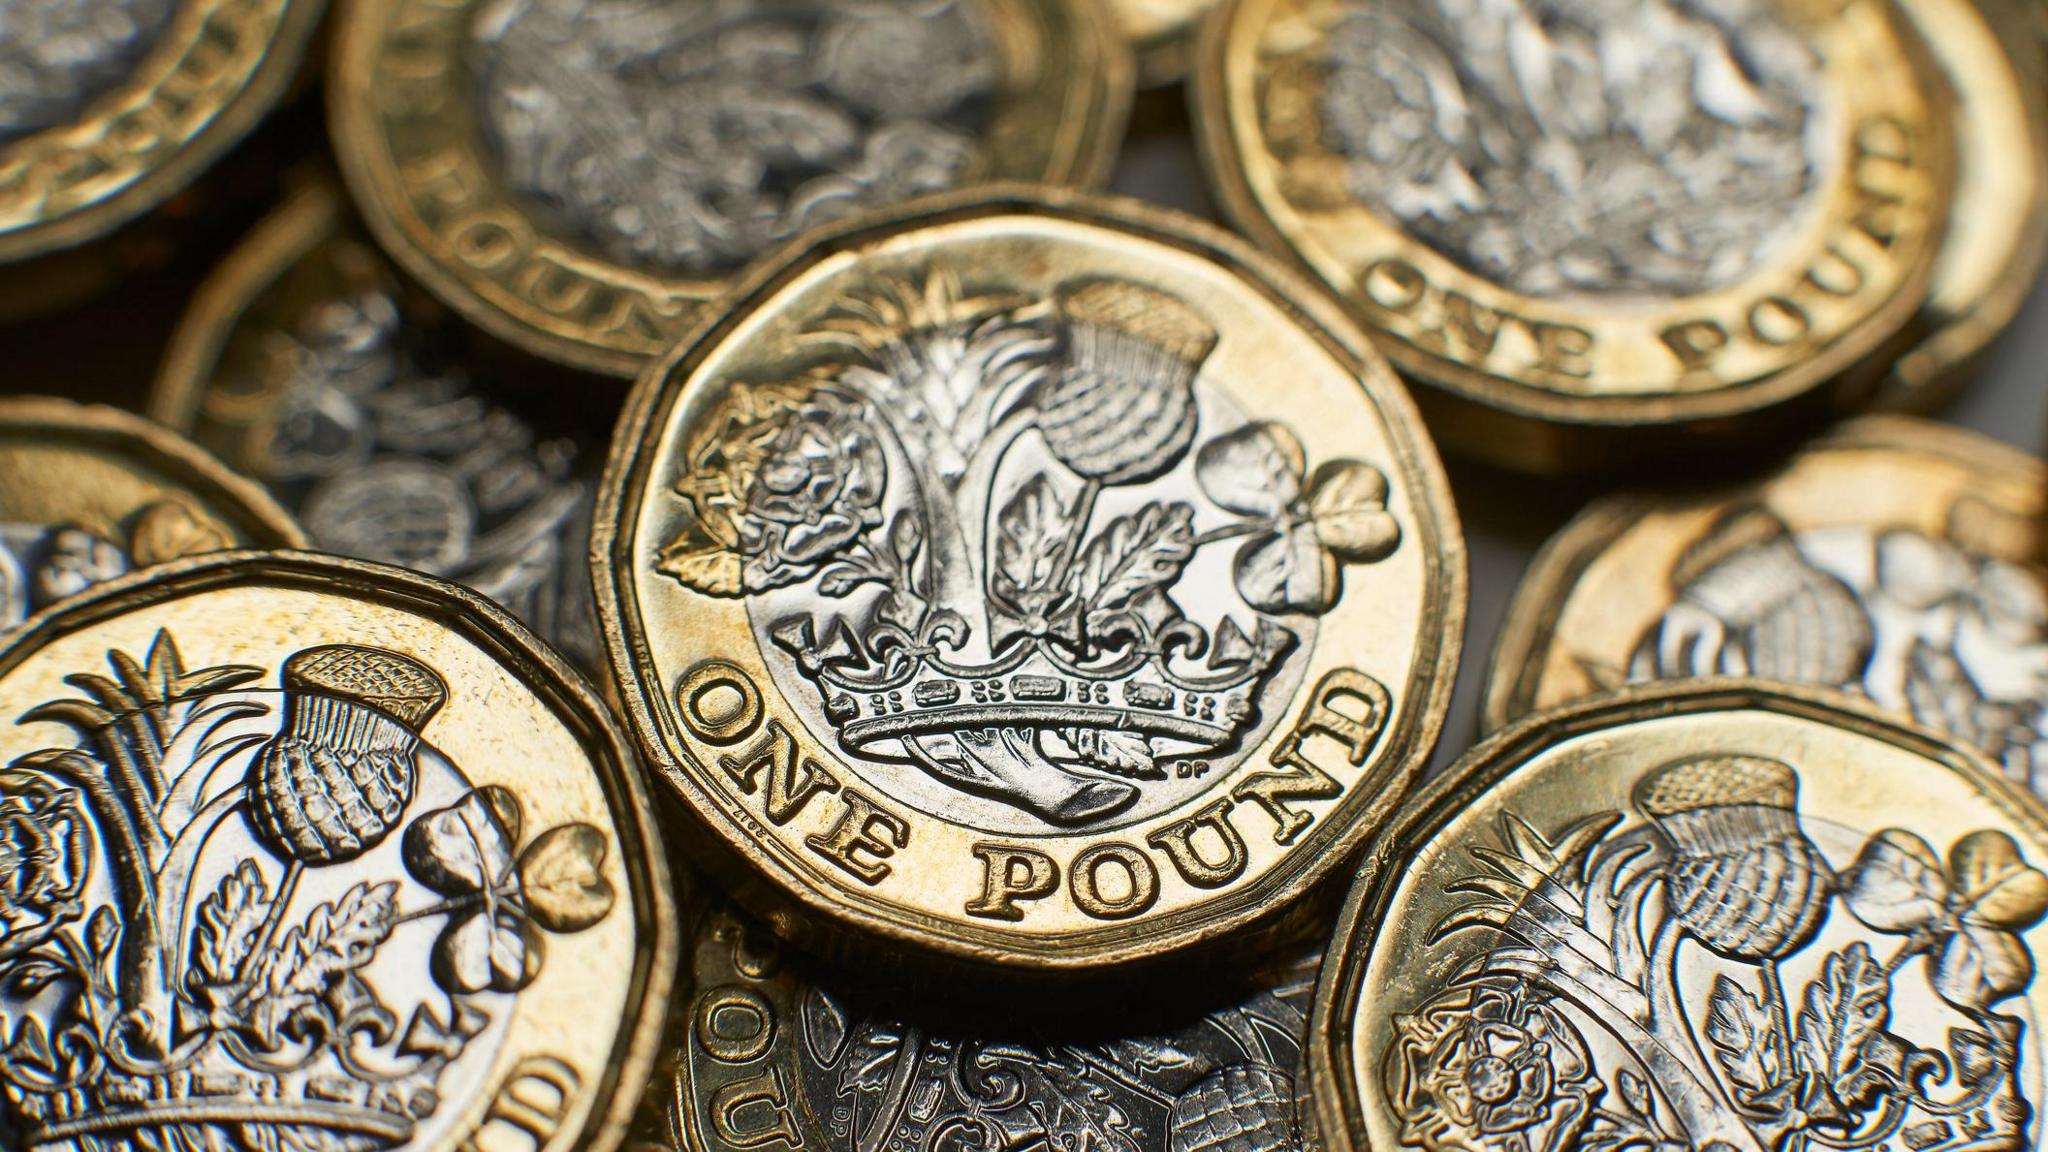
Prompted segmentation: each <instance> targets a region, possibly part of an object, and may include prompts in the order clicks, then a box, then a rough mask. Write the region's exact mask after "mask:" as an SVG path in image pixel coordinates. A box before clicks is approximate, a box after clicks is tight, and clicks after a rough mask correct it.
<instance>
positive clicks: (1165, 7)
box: [1109, 0, 1216, 88]
mask: <svg viewBox="0 0 2048 1152" xmlns="http://www.w3.org/2000/svg"><path fill="white" fill-rule="evenodd" d="M1109 7H1110V11H1111V12H1112V13H1113V14H1114V15H1115V16H1116V22H1117V24H1118V26H1120V27H1121V28H1122V29H1123V33H1124V36H1125V38H1127V39H1128V40H1130V42H1131V45H1132V46H1133V47H1134V48H1136V49H1137V53H1138V80H1139V83H1141V84H1143V85H1145V86H1146V87H1148V88H1149V87H1156V86H1158V85H1162V84H1172V83H1176V82H1177V81H1179V80H1180V79H1182V78H1183V77H1185V76H1186V75H1187V71H1188V64H1189V62H1190V57H1191V56H1192V55H1193V49H1194V34H1195V28H1196V27H1197V26H1198V25H1200V24H1201V22H1202V17H1204V16H1206V15H1208V13H1209V10H1210V9H1212V8H1214V7H1216V0H1110V4H1109Z"/></svg>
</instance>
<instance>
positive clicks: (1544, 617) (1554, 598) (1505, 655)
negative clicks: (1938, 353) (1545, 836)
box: [1479, 416, 2048, 732]
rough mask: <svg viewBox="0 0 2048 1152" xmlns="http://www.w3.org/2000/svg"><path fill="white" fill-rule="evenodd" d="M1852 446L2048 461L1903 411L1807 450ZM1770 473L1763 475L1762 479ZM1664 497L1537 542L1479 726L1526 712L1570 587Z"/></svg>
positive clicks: (2047, 479)
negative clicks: (1899, 415)
mask: <svg viewBox="0 0 2048 1152" xmlns="http://www.w3.org/2000/svg"><path fill="white" fill-rule="evenodd" d="M1855 449H1879V450H1885V449H1889V450H1893V451H1897V452H1901V453H1914V454H1919V455H1928V456H1937V457H1940V458H1942V459H1944V460H1949V461H1953V462H1955V463H1957V464H1959V465H1961V466H1963V467H1966V468H1969V469H1971V470H1973V471H1976V472H1980V473H1982V474H1983V475H1986V476H2000V477H2021V478H2026V479H2025V480H2024V484H2025V486H2026V487H2030V488H2034V489H2042V488H2044V487H2048V465H2044V464H2043V463H2042V461H2041V460H2039V459H2038V458H2036V457H2034V456H2031V455H2029V454H2027V453H2025V452H2022V451H2020V450H2019V449H2017V448H2014V447H2012V446H2010V445H2008V444H2005V443H2003V442H2001V441H1997V440H1992V439H1990V438H1989V437H1986V436H1980V435H1978V434H1976V433H1974V432H1966V431H1964V430H1963V429H1960V428H1953V427H1949V426H1947V425H1942V424H1934V423H1929V422H1927V421H1922V420H1915V419H1910V418H1905V417H1886V416H1866V417H1863V418H1860V419H1857V420H1855V421H1852V422H1850V423H1848V424H1845V425H1843V426H1842V427H1841V428H1840V429H1838V430H1837V431H1835V432H1833V433H1831V434H1829V435H1828V436H1826V437H1823V438H1822V439H1820V440H1817V441H1815V442H1814V443H1813V444H1812V445H1811V446H1810V447H1809V448H1808V449H1807V451H1809V452H1811V453H1814V454H1825V453H1827V452H1830V451H1846V450H1855ZM1797 465H1798V458H1797V457H1794V458H1793V460H1792V461H1791V463H1790V464H1788V465H1787V468H1788V470H1789V469H1796V467H1797ZM1769 479H1770V478H1769V477H1765V478H1763V482H1764V483H1768V482H1769ZM1754 483H1755V482H1754V481H1753V482H1752V484H1754ZM1749 487H1751V485H1734V486H1730V487H1728V488H1723V489H1716V491H1718V492H1726V493H1730V494H1732V493H1734V492H1738V491H1742V490H1745V489H1747V488H1749ZM1692 495H1693V494H1688V497H1691V496H1692ZM1669 499H1670V498H1669V497H1658V496H1655V495H1649V494H1626V495H1618V496H1609V497H1606V498H1604V499H1601V500H1597V501H1595V502H1594V503H1592V504H1591V505H1588V506H1587V507H1586V509H1585V510H1584V511H1582V512H1580V513H1579V514H1578V516H1576V517H1574V518H1573V520H1572V521H1571V523H1569V524H1567V525H1565V526H1564V528H1563V529H1561V530H1560V531H1559V532H1558V533H1557V535H1555V536H1553V537H1551V538H1550V540H1549V541H1547V542H1546V543H1545V544H1544V545H1543V548H1542V550H1541V551H1539V552H1538V553H1537V554H1536V558H1535V559H1534V560H1533V561H1531V562H1530V564H1529V568H1528V571H1527V572H1526V573H1525V574H1524V575H1523V577H1522V582H1521V584H1520V585H1519V586H1518V587H1517V588H1516V589H1515V595H1514V599H1513V600H1511V601H1510V602H1509V604H1508V610H1507V615H1506V617H1505V618H1504V622H1503V623H1502V625H1501V631H1500V634H1499V636H1498V637H1497V638H1496V639H1495V640H1494V645H1493V654H1492V657H1491V659H1490V660H1489V662H1488V666H1487V675H1486V687H1485V694H1484V695H1483V697H1482V698H1481V701H1480V706H1479V722H1480V725H1481V730H1482V731H1486V732H1492V731H1495V730H1497V729H1500V728H1504V727H1506V726H1507V725H1508V724H1509V723H1511V722H1513V721H1515V720H1517V719H1519V718H1520V717H1522V716H1525V715H1527V714H1529V713H1530V712H1531V711H1532V709H1533V706H1534V701H1535V698H1536V693H1537V691H1538V689H1539V688H1540V687H1541V678H1540V673H1541V670H1542V669H1541V664H1542V660H1543V657H1544V655H1545V653H1547V652H1548V651H1549V649H1550V647H1551V645H1552V643H1554V641H1555V639H1556V636H1557V627H1558V620H1559V615H1560V613H1562V612H1563V610H1564V607H1565V604H1566V600H1567V599H1568V598H1569V597H1570V595H1571V592H1572V589H1573V588H1574V587H1575V586H1576V585H1577V584H1578V582H1579V579H1580V577H1582V576H1583V575H1584V574H1585V572H1586V569H1587V567H1588V566H1590V565H1591V564H1593V563H1594V562H1596V561H1598V560H1599V558H1600V557H1601V556H1602V555H1603V554H1604V553H1605V552H1606V550H1607V548H1608V546H1609V545H1611V544H1612V543H1614V541H1615V540H1616V539H1618V538H1619V537H1620V536H1621V535H1622V534H1623V533H1625V532H1627V531H1628V530H1629V529H1630V528H1632V527H1634V526H1635V525H1636V524H1637V523H1639V522H1640V521H1641V520H1642V517H1643V515H1644V514H1645V513H1647V512H1650V511H1652V510H1654V509H1656V508H1658V507H1660V506H1662V505H1664V504H1666V503H1668V502H1669ZM1689 502H1690V500H1689ZM2008 559H2013V560H2024V559H2026V557H2008Z"/></svg>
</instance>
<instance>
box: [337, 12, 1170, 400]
mask: <svg viewBox="0 0 2048 1152" xmlns="http://www.w3.org/2000/svg"><path fill="white" fill-rule="evenodd" d="M337 62H338V63H337V68H336V70H335V76H334V81H333V90H332V97H333V99H332V110H333V116H334V122H335V127H336V136H337V144H338V147H339V151H340V156H341V160H342V162H343V168H344V170H345V172H346V174H347V176H348V179H349V183H350V185H351V188H352V190H353V191H354V192H355V195H356V199H357V201H358V203H359V204H360V205H361V207H362V209H363V211H364V215H365V217H366V219H367V220H368V221H369V223H370V225H371V227H372V229H373V230H374V231H375V233H376V234H377V237H378V239H379V240H381V241H382V242H383V243H384V246H385V247H386V248H387V249H389V250H391V251H392V252H393V254H394V255H396V256H397V257H398V259H399V261H400V262H401V263H402V264H403V265H405V267H406V268H407V270H408V271H410V272H412V273H413V274H414V275H415V276H417V277H418V278H419V279H421V280H422V281H423V282H425V283H426V284H427V285H428V286H429V287H430V288H432V289H433V290H434V291H435V292H436V293H438V294H439V295H441V296H442V297H443V298H444V299H446V300H447V301H448V302H449V303H451V304H452V305H454V306H455V307H456V308H457V309H458V310H460V311H461V312H463V313H464V314H465V315H467V316H468V317H469V318H470V319H471V320H473V321H475V322H476V323H477V324H479V325H480V326H482V327H483V328H485V329H487V330H488V331H490V332H492V333H494V334H496V335H497V336H499V337H501V338H503V339H505V340H506V341H508V342H510V343H512V344H514V345H517V346H519V347H523V348H525V349H527V350H529V351H532V352H534V353H536V354H539V355H541V356H544V357H547V358H549V359H553V360H556V361H559V362H562V363H566V364H570V365H573V366H576V367H581V368H587V369H590V370H593V371H598V372H605V373H609V374H612V375H620V376H631V375H633V374H634V373H635V372H637V371H639V370H640V369H641V368H642V367H643V366H644V365H645V364H646V363H647V361H649V360H650V359H652V358H653V357H655V356H657V355H659V354H660V353H662V352H665V351H667V349H668V347H669V346H670V345H671V344H673V343H674V342H675V340H676V338H677V337H678V336H680V335H682V334H683V333H684V332H686V331H688V330H689V329H690V328H691V327H693V326H694V325H695V324H696V322H697V321H698V320H699V319H700V318H701V314H702V312H703V311H704V305H705V304H706V303H707V302H708V301H709V300H711V299H712V298H714V297H716V296H718V295H720V294H721V293H722V292H723V291H724V290H725V289H726V288H727V287H729V284H728V281H729V280H730V278H731V277H732V276H733V275H734V273H736V272H737V271H738V270H739V269H741V268H742V267H743V266H745V265H746V264H747V263H748V262H749V261H750V260H752V259H753V258H755V257H756V256H759V255H762V254H764V253H765V252H767V251H769V250H772V249H773V248H775V247H777V246H778V245H780V244H781V243H783V242H784V241H786V240H788V239H790V238H791V237H794V236H796V235H797V234H798V233H800V232H802V231H803V230H804V229H806V228H809V227H812V226H815V225H819V224H823V223H825V222H828V221H830V220H833V219H836V218H838V217H840V216H843V215H845V214H847V213H848V212H851V211H854V210H856V209H859V208H861V207H864V206H872V205H878V204H887V203H891V202H894V201H898V200H902V199H906V198H908V197H911V196H914V195H916V194H918V193H923V192H931V191H934V190H938V189H944V188H949V187H953V186H955V185H959V184H965V183H978V182H983V181H988V180H996V179H1011V180H1026V181H1034V182H1047V183H1054V184H1064V183H1092V182H1095V181H1098V180H1100V179H1102V178H1104V177H1105V176H1106V175H1107V173H1108V169H1109V164H1110V161H1111V158H1112V156H1113V154H1114V151H1115V147H1116V143H1117V140H1118V138H1119V137H1120V135H1121V134H1122V131H1123V122H1124V117H1125V115H1126V112H1127V109H1128V105H1129V101H1130V88H1131V83H1132V81H1131V76H1130V71H1131V68H1130V63H1129V60H1128V59H1127V57H1126V54H1125V51H1124V46H1123V43H1122V41H1121V39H1120V38H1119V37H1117V36H1116V34H1115V31H1114V28H1113V27H1112V26H1111V25H1110V24H1109V16H1108V14H1107V12H1106V11H1104V10H1103V9H1102V7H1101V5H1100V3H1099V0H862V2H861V3H853V4H849V3H838V2H829V0H803V2H800V3H768V2H764V0H746V2H743V3H737V4H734V3H712V2H710V0H685V2H682V3H656V2H652V0H602V2H600V3H595V4H579V3H562V2H561V0H464V2H462V3H457V4H443V3H428V2H426V0H358V2H356V3H354V4H353V5H352V6H351V7H349V8H348V9H347V10H346V15H345V18H344V19H343V21H342V23H341V31H340V43H339V45H338V55H337Z"/></svg>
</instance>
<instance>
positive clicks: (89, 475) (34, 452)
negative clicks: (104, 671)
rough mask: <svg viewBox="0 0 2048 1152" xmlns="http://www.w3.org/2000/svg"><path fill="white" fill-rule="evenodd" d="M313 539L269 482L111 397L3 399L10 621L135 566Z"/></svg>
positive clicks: (2, 485) (2, 514) (3, 544)
mask: <svg viewBox="0 0 2048 1152" xmlns="http://www.w3.org/2000/svg"><path fill="white" fill-rule="evenodd" d="M304 542H305V537H304V535H303V534H302V533H301V532H300V531H299V528H298V525H296V524H295V523H293V522H292V518H291V516H290V515H289V514H288V513H286V512H285V510H284V509H282V508H280V507H278V505H277V502H276V501H274V500H272V499H271V498H270V496H269V495H268V494H267V493H265V492H264V491H263V489H262V487H261V486H259V485H257V484H255V483H252V482H251V481H249V480H247V479H245V478H243V477H241V476H238V475H236V474H235V473H233V472H231V471H229V470H228V469H227V468H226V467H225V466H223V465H222V464H221V463H220V462H219V461H217V460H215V459H214V458H213V457H211V456H208V455H207V454H206V453H205V452H204V451H202V450H200V449H199V448H198V447H196V446H194V445H192V444H190V443H188V442H187V441H186V440H184V439H183V438H182V437H180V436H177V435H175V434H174V433H172V432H171V431H169V430H168V429H165V428H161V427H158V426H157V425H155V424H152V423H150V422H149V421H146V420H143V419H140V418H138V417H135V416H131V415H129V414H128V413H126V412H121V411H118V410H116V409H113V408H100V407H87V406H84V405H79V404H73V403H71V402H70V401H68V400H54V399H44V398H40V397H10V398H6V399H0V629H5V628H8V627H10V626H12V625H14V624H18V623H20V622H21V620H22V618H23V617H25V616H27V615H28V614H29V613H31V612H34V611H36V610H37V609H40V608H43V607H46V606H48V605H50V604H52V603H54V602H56V601H58V600H61V599H63V598H65V597H67V596H72V595H75V594H77V593H79V592H82V591H84V590H85V589H86V588H88V587H91V586H92V585H94V584H97V583H99V582H101V581H102V580H108V579H111V578H113V577H115V576H119V575H121V574H122V573H124V572H127V571H129V570H131V569H134V568H143V567H148V566H150V565H154V564H161V563H163V562H165V561H167V560H174V559H177V558H178V557H181V556H190V555H194V554H197V553H201V552H215V551H220V550H223V549H232V548H290V547H296V546H298V545H301V544H303V543H304Z"/></svg>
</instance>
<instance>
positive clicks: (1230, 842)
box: [1145, 796, 1247, 888]
mask: <svg viewBox="0 0 2048 1152" xmlns="http://www.w3.org/2000/svg"><path fill="white" fill-rule="evenodd" d="M1234 804H1235V801H1233V800H1231V799H1230V798H1229V797H1228V796H1226V797H1223V798H1222V799H1220V800H1217V801H1215V802H1214V803H1212V804H1207V805H1204V806H1203V807H1202V808H1201V809H1199V810H1197V811H1196V812H1195V814H1194V815H1192V816H1190V817H1188V818H1187V819H1185V820H1181V821H1179V822H1177V823H1173V824H1169V825H1167V826H1166V827H1164V828H1161V829H1159V830H1158V831H1156V832H1153V833H1152V834H1151V835H1150V836H1147V837H1146V838H1145V840H1146V842H1147V843H1149V844H1151V845H1152V846H1153V847H1155V848H1157V849H1159V850H1160V851H1161V852H1164V853H1166V858H1167V859H1168V860H1171V861H1173V866H1174V868H1175V869H1176V870H1177V871H1179V872H1180V875H1181V879H1183V880H1186V881H1187V882H1188V883H1190V884H1192V885H1194V886H1195V887H1197V888H1221V887H1223V886H1224V885H1225V884H1228V883H1230V882H1231V881H1232V880H1235V879H1237V878H1238V877H1239V876H1242V875H1243V874H1244V866H1245V861H1246V858H1247V857H1246V852H1245V847H1244V837H1242V836H1239V835H1238V834H1237V829H1236V828H1233V827H1231V824H1230V809H1231V808H1232V807H1233V806H1234ZM1204 829H1207V830H1208V831H1210V832H1211V833H1213V834H1214V835H1213V837H1204V838H1203V842H1204V843H1206V842H1208V841H1209V840H1210V839H1212V838H1213V840H1214V841H1215V842H1217V843H1219V844H1221V846H1222V852H1221V855H1222V859H1221V860H1217V861H1213V862H1212V861H1211V860H1209V859H1208V858H1207V857H1205V856H1204V855H1203V849H1202V848H1201V847H1200V845H1199V844H1198V843H1197V842H1196V839H1195V836H1196V833H1198V832H1201V831H1202V830H1204Z"/></svg>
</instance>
